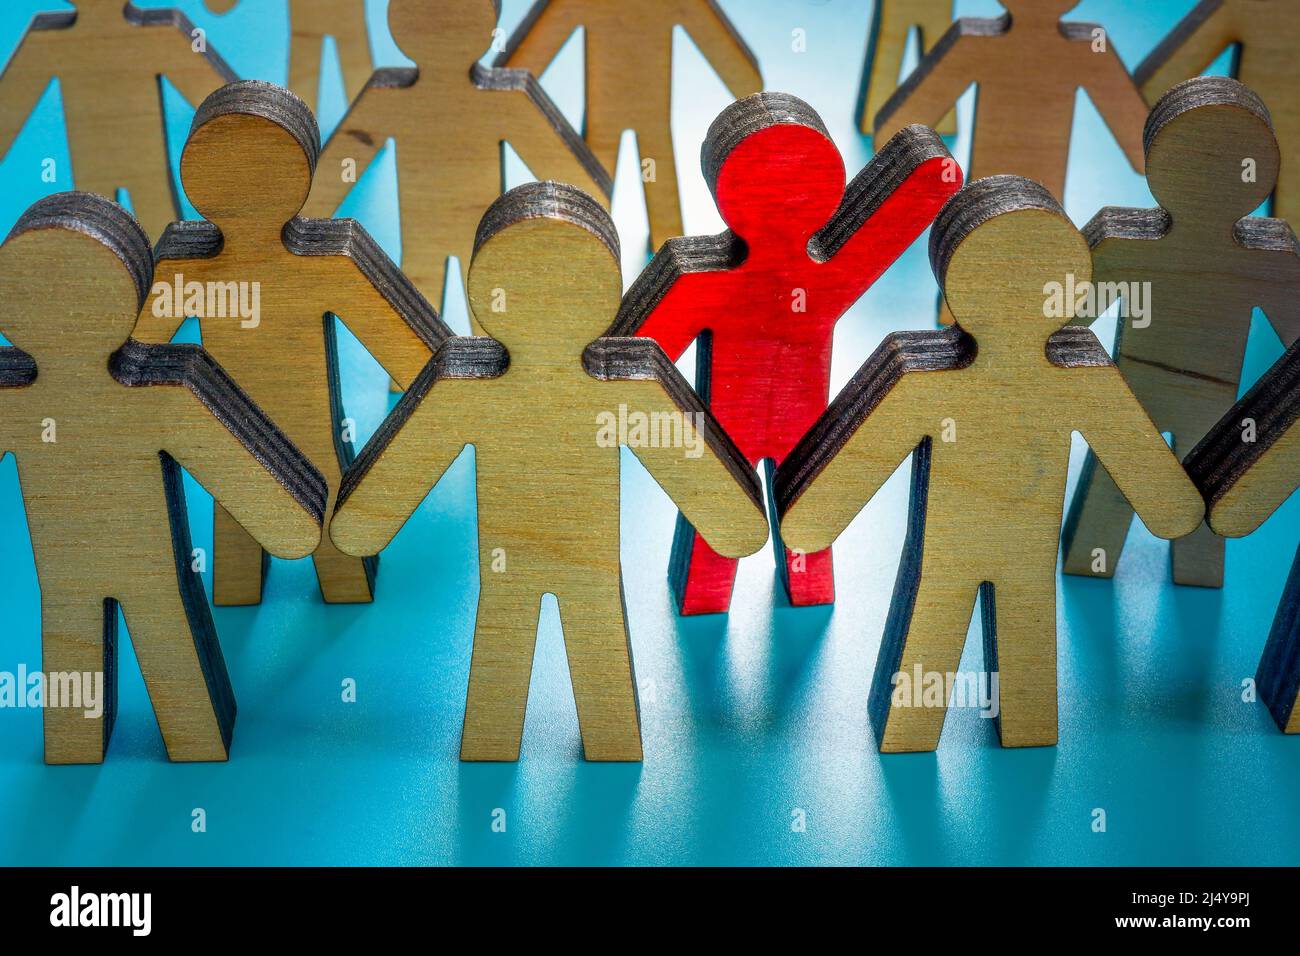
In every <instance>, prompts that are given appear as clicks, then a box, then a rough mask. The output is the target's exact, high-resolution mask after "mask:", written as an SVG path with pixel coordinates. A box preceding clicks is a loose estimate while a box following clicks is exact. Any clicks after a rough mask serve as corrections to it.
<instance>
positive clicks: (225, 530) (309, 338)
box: [135, 80, 451, 604]
mask: <svg viewBox="0 0 1300 956" xmlns="http://www.w3.org/2000/svg"><path fill="white" fill-rule="evenodd" d="M319 149H320V139H319V134H318V133H317V130H316V121H315V120H314V119H313V118H312V115H311V111H310V110H308V109H307V106H306V104H304V103H303V102H302V100H300V99H298V97H296V96H295V95H294V94H293V93H291V92H289V91H288V90H286V89H283V88H282V87H278V86H273V85H272V84H270V83H264V82H261V81H252V80H250V81H247V82H243V83H233V84H231V85H230V86H226V87H223V88H222V89H220V90H218V91H217V92H216V93H213V94H212V96H210V97H208V99H206V100H204V102H203V105H202V106H201V107H199V111H198V113H197V114H196V115H195V117H194V126H193V130H192V131H191V133H190V138H189V141H188V142H187V143H186V145H185V152H184V153H183V154H182V156H181V179H182V181H183V182H184V184H185V191H186V193H187V194H188V195H189V197H190V200H191V201H192V202H193V203H194V206H195V208H196V209H197V210H198V211H199V214H200V215H202V216H203V217H204V218H205V220H206V221H204V222H181V223H175V224H173V225H172V226H171V227H169V228H168V230H167V233H166V234H165V235H164V236H163V238H162V240H161V241H160V242H159V244H158V250H157V267H156V270H155V275H154V278H155V283H156V284H155V286H154V289H153V292H152V294H151V296H150V301H149V304H148V305H147V306H146V308H145V309H144V310H143V311H142V312H141V315H140V321H139V324H138V326H137V328H136V333H135V334H136V338H138V339H140V340H141V341H144V342H166V341H168V340H169V339H171V337H172V335H173V334H175V331H176V328H177V327H178V326H179V324H180V323H181V322H182V321H183V320H184V319H185V317H186V316H190V315H194V316H197V317H198V318H199V323H200V328H201V329H202V333H203V342H204V344H205V345H206V346H207V348H208V350H209V351H210V352H211V353H212V355H213V356H214V357H215V358H216V359H217V361H219V362H221V363H222V366H223V367H225V368H226V369H227V370H229V372H230V374H231V375H232V376H233V377H234V379H235V381H236V382H238V383H239V384H240V386H241V387H242V388H244V389H245V390H246V391H247V392H248V393H249V395H250V396H251V397H252V399H253V400H254V401H255V402H257V404H258V405H259V406H260V407H261V408H262V409H264V410H265V411H266V412H267V414H269V415H270V416H271V418H272V419H273V420H274V421H275V422H276V423H277V424H278V425H279V426H280V427H281V428H283V429H284V430H285V432H286V433H287V434H288V435H289V438H290V439H291V440H292V441H293V442H294V443H295V444H296V445H297V446H298V447H299V448H301V449H302V450H303V452H304V453H305V454H306V455H307V456H308V457H309V458H310V459H311V460H312V461H313V462H314V463H315V465H316V467H318V468H319V469H320V470H321V471H322V472H323V473H324V475H325V479H326V481H327V482H328V484H329V492H330V499H329V507H330V508H331V509H332V508H333V504H334V494H335V492H336V491H337V490H338V485H339V480H340V478H341V476H342V469H343V468H344V467H346V465H347V463H348V462H349V461H350V460H351V457H352V446H351V439H350V438H349V437H348V434H349V430H348V428H347V427H346V423H345V422H344V420H343V415H342V409H341V402H340V397H339V389H338V367H337V345H336V343H335V326H334V319H335V316H338V317H339V318H341V319H342V320H343V321H344V322H345V323H346V324H347V325H348V326H349V328H351V329H352V330H353V331H355V333H356V334H357V337H358V338H359V339H360V340H361V341H362V342H363V343H364V344H365V345H366V347H367V348H368V349H369V350H370V352H371V353H372V354H373V355H374V356H375V358H376V359H377V360H378V361H379V363H380V364H381V365H383V366H384V368H385V369H386V370H387V371H388V373H389V374H390V375H392V376H393V377H394V379H395V380H396V381H397V382H399V383H400V384H402V385H406V384H407V383H409V382H410V381H411V380H412V379H413V378H415V376H416V375H417V374H418V373H419V371H420V369H421V368H423V367H424V365H425V363H426V362H427V361H428V360H429V357H430V356H431V355H432V353H433V351H434V350H435V349H436V348H437V346H438V344H439V343H440V342H441V341H442V340H443V339H444V338H446V337H447V336H448V335H450V334H451V333H450V331H449V330H448V329H447V327H446V326H444V325H443V324H442V322H441V321H440V320H439V319H438V316H437V314H436V313H435V312H434V310H433V308H432V307H431V306H430V305H429V304H428V302H426V301H425V300H424V298H423V297H422V296H421V295H420V294H419V293H418V292H417V291H416V290H415V288H414V287H413V286H412V285H411V283H410V282H409V281H408V280H407V279H406V278H405V277H404V276H403V275H402V274H401V273H400V272H399V271H398V270H397V267H396V266H394V265H393V263H392V262H391V261H389V259H388V257H387V256H385V255H384V253H383V251H382V250H381V249H380V248H379V246H378V245H377V244H376V243H375V241H374V240H373V239H371V238H370V236H369V235H368V234H367V233H366V231H365V230H364V229H362V228H361V226H360V225H358V224H357V223H356V222H354V221H352V220H346V219H336V220H311V219H302V218H299V217H298V215H297V214H298V211H299V209H301V208H302V204H303V202H304V201H305V200H306V198H307V194H308V191H309V190H310V188H311V181H312V171H313V169H314V168H315V163H316V156H317V153H318V152H319ZM328 513H329V511H328V510H327V512H326V514H327V515H328ZM215 522H216V525H215V529H214V532H213V546H214V551H215V553H214V555H213V562H214V564H213V579H214V583H213V596H214V600H215V601H216V603H218V604H256V603H257V602H259V601H260V600H261V597H262V579H263V575H264V572H265V556H264V554H263V552H262V549H261V548H260V547H259V546H258V545H257V542H256V541H255V540H254V539H253V538H252V537H251V536H250V535H249V534H248V531H247V529H245V528H243V527H241V526H240V523H239V522H238V521H237V520H236V519H235V518H234V517H233V516H232V515H230V514H229V513H228V512H226V511H225V510H224V509H222V508H218V509H216V512H215ZM326 527H327V528H328V520H327V524H326ZM312 557H313V559H314V561H315V565H316V576H317V579H318V580H319V582H320V589H321V594H322V595H323V597H324V599H325V600H326V601H328V602H364V601H369V600H371V597H372V594H373V586H374V580H373V579H374V571H375V561H374V560H373V559H369V558H367V559H364V560H358V559H356V558H353V557H349V556H347V555H343V554H340V553H339V552H338V550H337V549H335V547H334V546H333V544H332V543H331V542H330V540H329V536H328V535H325V536H324V538H323V540H322V541H321V543H320V547H319V548H318V549H317V550H316V552H315V554H314V555H313V556H312Z"/></svg>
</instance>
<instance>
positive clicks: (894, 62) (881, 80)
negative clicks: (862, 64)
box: [858, 0, 957, 136]
mask: <svg viewBox="0 0 1300 956" xmlns="http://www.w3.org/2000/svg"><path fill="white" fill-rule="evenodd" d="M952 8H953V0H876V11H875V15H874V16H873V18H872V21H871V33H870V35H869V37H868V40H867V66H866V70H865V71H864V72H863V78H862V79H863V90H862V108H861V110H860V112H859V114H858V126H859V127H860V128H861V130H862V133H863V135H866V136H870V135H871V134H872V132H873V131H874V130H875V120H876V114H878V113H879V112H880V110H881V109H882V108H883V107H884V105H885V103H886V102H887V101H888V100H889V98H890V97H891V96H893V95H894V91H895V90H897V89H898V78H899V74H900V73H901V72H902V69H903V58H904V56H905V55H906V53H907V43H908V39H909V37H910V36H911V34H912V31H913V30H915V31H916V32H917V39H918V41H919V43H920V50H921V55H922V56H924V55H925V54H926V53H928V52H930V50H931V49H932V48H933V47H934V45H935V44H936V43H938V42H939V38H940V37H942V36H943V35H944V34H945V33H947V32H948V29H949V28H950V27H951V26H952ZM935 132H937V133H939V134H940V135H941V136H955V135H956V134H957V110H956V109H955V108H954V109H952V110H949V111H948V113H947V114H946V115H945V116H944V118H943V119H942V120H940V121H939V123H938V125H937V126H935Z"/></svg>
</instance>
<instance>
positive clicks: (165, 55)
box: [0, 0, 235, 236]
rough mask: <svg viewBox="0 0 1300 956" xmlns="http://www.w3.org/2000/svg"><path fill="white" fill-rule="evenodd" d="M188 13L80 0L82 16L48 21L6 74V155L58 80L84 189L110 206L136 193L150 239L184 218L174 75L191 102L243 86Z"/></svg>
mask: <svg viewBox="0 0 1300 956" xmlns="http://www.w3.org/2000/svg"><path fill="white" fill-rule="evenodd" d="M193 31H194V25H193V24H192V23H190V21H189V20H188V19H187V18H186V17H185V15H184V14H183V13H181V12H180V11H179V10H175V9H171V8H159V9H152V8H151V9H142V8H139V7H136V6H134V5H133V4H131V3H123V0H79V2H78V3H77V5H76V9H75V10H67V11H59V12H57V13H39V14H37V15H36V17H35V18H34V19H33V21H32V25H31V28H30V29H29V30H28V31H27V33H26V35H25V36H24V37H23V40H22V43H21V44H20V45H19V47H18V49H17V51H16V52H15V53H14V54H13V56H12V57H11V58H10V60H9V62H8V63H7V64H6V65H5V68H4V72H3V73H0V157H3V156H4V155H5V154H6V153H8V152H9V148H10V147H11V146H12V145H13V142H14V139H15V138H16V137H17V136H18V133H19V131H20V130H21V129H22V128H23V124H24V123H26V122H27V118H28V117H29V116H30V115H31V112H32V110H33V109H34V108H35V106H36V103H37V101H38V100H39V99H40V97H41V95H42V94H43V93H44V92H45V90H46V88H47V87H48V86H49V85H50V82H51V81H52V80H53V79H54V78H56V77H57V78H58V80H59V88H60V92H61V94H62V99H63V116H64V121H65V123H66V125H67V131H68V149H69V152H70V154H71V159H72V175H73V180H74V181H75V182H76V185H77V188H78V189H79V190H82V191H84V192H93V193H98V194H99V195H101V196H106V197H108V198H109V199H115V198H116V197H117V190H119V189H125V190H127V191H128V193H129V194H130V199H131V206H132V208H133V209H134V210H135V213H136V215H137V217H138V218H139V220H140V221H141V222H142V223H143V224H144V227H145V230H146V231H147V232H148V234H149V235H150V236H158V235H159V234H160V233H161V232H162V230H163V229H164V227H166V225H167V223H169V222H171V221H172V220H173V219H175V218H177V217H178V216H179V215H180V204H179V201H178V197H177V195H176V191H175V188H174V185H173V183H172V176H171V163H170V162H169V161H168V157H167V142H166V138H165V131H164V127H163V109H162V91H161V90H160V89H159V85H158V78H159V77H160V76H165V77H166V78H167V79H168V80H169V81H170V82H171V83H172V85H174V86H175V87H176V89H177V90H179V91H180V93H181V95H182V96H184V97H186V98H187V99H188V100H189V101H190V102H191V103H198V102H200V101H201V100H202V99H203V98H204V97H206V96H207V95H208V94H209V93H211V92H212V91H213V90H215V89H216V88H217V87H219V86H221V85H222V84H223V83H227V82H229V81H231V80H233V79H235V74H234V72H233V71H232V70H231V69H230V67H229V66H227V65H226V63H225V61H224V60H222V59H221V57H220V56H218V55H217V53H216V51H215V50H214V49H213V48H212V45H211V44H210V43H206V38H204V41H205V42H204V44H203V45H204V47H205V49H204V51H203V52H196V51H195V45H196V43H197V41H196V38H195V37H194V36H193V35H192V34H193Z"/></svg>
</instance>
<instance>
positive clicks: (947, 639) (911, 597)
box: [868, 553, 976, 753]
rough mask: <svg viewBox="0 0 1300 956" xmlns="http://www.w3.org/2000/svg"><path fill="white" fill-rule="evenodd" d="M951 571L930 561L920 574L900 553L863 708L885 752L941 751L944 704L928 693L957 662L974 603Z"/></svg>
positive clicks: (969, 588)
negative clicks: (878, 649)
mask: <svg viewBox="0 0 1300 956" xmlns="http://www.w3.org/2000/svg"><path fill="white" fill-rule="evenodd" d="M920 563H921V562H917V564H920ZM955 570H956V569H952V568H945V567H941V566H939V564H938V562H934V561H930V562H925V565H924V571H923V572H922V571H921V570H920V569H919V568H918V567H916V566H915V565H914V564H913V563H912V561H911V557H910V555H909V554H908V553H905V554H904V557H903V564H902V565H901V566H900V567H899V572H898V573H899V577H898V583H897V584H896V585H895V587H894V597H893V600H892V601H891V603H890V606H889V617H888V619H887V621H886V624H885V637H884V640H883V641H882V642H881V647H880V656H879V657H878V658H877V659H876V672H875V676H874V678H873V680H872V684H871V697H870V701H869V703H868V713H869V715H870V717H871V723H872V725H873V727H874V728H875V731H876V740H877V743H878V744H879V746H880V750H881V752H882V753H900V752H907V751H926V750H934V749H935V748H936V747H937V746H938V745H939V735H940V734H941V733H942V731H943V721H944V717H945V716H946V714H947V709H948V698H947V693H946V691H944V692H939V693H936V692H935V691H934V690H933V688H934V687H935V686H936V685H935V682H936V681H938V682H945V681H946V680H947V678H948V675H951V674H956V672H957V668H958V667H959V666H960V664H961V653H962V648H963V647H964V645H965V643H966V632H967V631H968V630H969V629H970V617H971V609H972V607H973V606H974V603H975V591H976V584H975V583H974V582H972V581H970V580H969V579H967V578H964V577H959V576H958V575H957V574H956V573H955ZM927 686H929V687H930V688H931V692H930V694H929V695H927V694H926V689H927Z"/></svg>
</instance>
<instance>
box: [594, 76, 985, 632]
mask: <svg viewBox="0 0 1300 956" xmlns="http://www.w3.org/2000/svg"><path fill="white" fill-rule="evenodd" d="M702 155H703V163H704V174H705V179H706V180H707V181H708V183H709V186H710V188H711V189H712V190H713V195H714V197H715V199H716V200H717V204H718V210H719V212H720V213H721V214H722V218H723V220H724V221H725V222H726V223H727V225H728V226H729V227H730V228H729V230H728V231H727V232H724V233H722V234H721V235H719V236H701V237H690V238H682V239H671V240H669V241H668V242H667V243H666V244H665V245H664V247H663V248H662V249H660V250H659V253H658V255H656V256H655V258H654V261H653V262H651V264H650V267H649V268H648V269H646V271H645V272H644V273H642V275H641V276H640V278H639V279H638V280H637V281H636V283H635V284H634V285H633V286H632V288H631V289H630V290H629V291H628V294H627V296H626V298H625V299H624V302H623V307H622V309H621V311H620V314H619V322H618V325H617V326H616V330H615V331H616V334H620V335H646V336H650V337H651V338H653V339H655V340H656V341H657V342H658V343H659V344H660V345H661V346H662V347H663V349H664V351H665V352H666V353H667V355H668V357H669V358H670V359H673V360H674V361H676V360H677V359H678V358H680V357H681V354H682V353H683V352H684V351H685V350H686V348H687V347H688V346H689V345H690V344H691V343H692V342H695V341H697V340H698V341H699V348H698V351H697V356H698V360H697V372H696V387H697V388H698V389H699V391H700V394H701V395H702V396H704V398H705V400H706V401H707V402H708V404H709V408H710V410H711V411H712V412H713V414H714V415H716V416H717V418H718V421H719V422H721V423H722V426H723V428H725V429H726V431H727V434H728V435H730V436H731V438H732V440H733V441H735V442H736V444H737V446H738V447H739V448H740V450H741V452H742V453H743V454H744V455H745V457H746V458H747V459H749V461H750V463H751V464H752V465H754V466H755V467H757V466H759V465H760V463H764V462H766V463H768V464H767V467H768V468H769V476H770V473H771V472H770V468H771V467H772V466H775V465H779V464H780V463H781V462H782V461H783V460H784V459H785V457H786V455H788V454H789V452H790V450H791V449H792V448H793V447H794V446H795V443H796V442H798V440H799V439H800V437H802V436H803V434H804V432H806V431H807V430H808V428H809V427H810V426H811V425H812V424H813V422H815V421H816V420H817V416H818V415H820V414H821V413H822V412H823V411H825V409H826V402H827V400H828V398H829V393H830V373H831V342H832V338H833V336H834V332H835V323H836V322H837V321H838V320H839V319H840V317H841V316H842V315H843V314H844V313H845V312H846V311H848V309H849V307H850V306H851V305H852V304H853V303H854V302H855V301H856V300H857V299H858V298H860V297H861V296H862V294H863V293H864V292H866V291H867V289H869V288H870V287H871V286H872V284H873V283H874V282H875V281H876V280H877V279H878V278H880V276H881V275H882V274H883V273H884V272H885V270H886V269H887V268H889V266H890V265H891V264H892V263H893V262H894V261H895V260H896V259H897V258H898V256H900V255H901V254H902V253H903V252H904V251H905V250H906V249H907V248H908V247H909V246H910V245H911V244H912V243H913V242H914V241H915V240H916V239H917V237H918V236H920V235H921V233H922V232H924V231H925V229H926V228H927V227H928V226H929V225H930V223H931V221H932V220H933V219H934V216H935V215H936V214H937V213H938V211H939V209H940V207H941V206H942V205H943V203H944V201H945V200H947V199H948V197H949V196H951V195H952V194H953V193H955V192H956V191H957V190H958V189H959V188H961V170H960V168H959V167H958V166H957V163H956V161H955V160H953V158H952V157H951V156H950V155H949V153H948V151H947V150H946V149H945V148H944V146H943V143H942V141H941V140H940V139H939V137H938V136H937V135H935V133H934V132H932V131H931V130H928V129H926V128H924V127H920V126H913V127H908V128H906V129H904V130H902V131H900V132H899V134H898V135H897V136H895V137H894V138H893V139H892V140H890V142H889V143H887V144H884V145H883V146H882V147H881V149H880V151H879V152H878V153H877V155H876V157H875V158H874V159H873V160H872V161H871V163H870V164H868V165H867V166H866V168H864V169H863V170H862V171H861V172H860V173H859V174H858V175H857V176H855V177H854V179H853V181H852V182H851V183H849V184H848V186H847V188H846V186H845V171H844V160H843V159H842V158H841V157H840V153H839V150H838V149H837V148H836V146H835V144H834V143H833V142H832V141H831V138H830V134H829V133H828V132H827V131H826V127H825V126H824V125H823V123H822V120H821V117H820V116H818V115H817V113H816V112H815V111H814V110H813V109H812V107H810V106H809V105H808V104H807V103H805V102H803V101H802V100H800V99H798V98H797V97H794V96H790V95H788V94H785V93H756V94H754V95H753V96H750V97H746V98H745V99H743V100H740V101H738V102H736V103H733V104H732V105H731V106H729V107H727V108H726V109H725V110H723V112H722V113H721V114H720V115H719V116H718V118H717V120H715V121H714V123H713V125H712V126H711V127H710V129H709V133H708V136H707V137H706V139H705V143H704V149H703V152H702ZM780 553H781V554H782V556H783V557H782V559H781V560H780V561H779V562H778V564H779V567H780V572H781V576H782V580H783V582H784V584H785V587H786V592H787V594H788V595H789V597H790V600H791V602H792V603H793V604H796V605H807V604H828V603H831V602H832V601H834V599H835V582H834V577H833V572H832V568H831V555H830V552H829V551H822V552H817V553H814V554H803V553H794V552H791V551H789V550H787V549H784V548H782V549H781V550H780ZM670 573H671V575H672V581H673V589H674V592H675V594H676V597H677V603H678V607H679V609H680V610H681V611H682V612H683V613H686V614H707V613H715V612H721V611H726V610H727V609H728V607H729V606H730V603H731V591H732V584H733V582H734V580H735V576H736V562H735V561H734V560H732V559H728V558H725V557H723V556H721V555H719V554H717V553H715V552H714V551H713V550H712V549H710V548H709V546H708V545H707V544H706V543H705V542H704V541H702V540H700V539H699V538H698V537H697V536H696V535H695V533H694V530H693V529H692V528H691V526H690V523H689V522H687V521H686V520H685V519H684V518H679V520H678V524H677V532H676V535H675V537H674V541H673V559H672V563H671V566H670Z"/></svg>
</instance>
